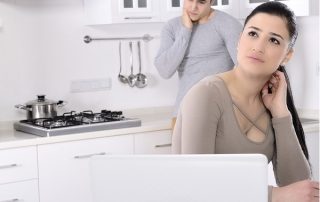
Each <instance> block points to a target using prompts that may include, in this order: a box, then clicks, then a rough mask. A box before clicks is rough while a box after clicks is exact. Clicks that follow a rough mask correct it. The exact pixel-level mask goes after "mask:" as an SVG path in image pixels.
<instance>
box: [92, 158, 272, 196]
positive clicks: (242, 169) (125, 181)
mask: <svg viewBox="0 0 320 202" xmlns="http://www.w3.org/2000/svg"><path fill="white" fill-rule="evenodd" d="M90 167H91V177H92V186H91V187H92V193H93V201H94V202H215V201H216V202H267V195H268V193H267V192H268V177H267V172H268V171H267V159H266V157H265V156H263V155H260V154H228V155H222V154H216V155H114V156H106V157H94V158H92V159H91V164H90Z"/></svg>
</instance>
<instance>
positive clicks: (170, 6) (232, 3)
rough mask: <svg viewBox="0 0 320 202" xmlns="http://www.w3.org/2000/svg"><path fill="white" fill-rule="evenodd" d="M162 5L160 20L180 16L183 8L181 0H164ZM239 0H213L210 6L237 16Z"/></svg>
mask: <svg viewBox="0 0 320 202" xmlns="http://www.w3.org/2000/svg"><path fill="white" fill-rule="evenodd" d="M164 2H165V4H163V5H162V11H163V12H162V15H161V16H162V20H163V21H167V20H169V19H171V18H174V17H177V16H181V15H182V10H183V0H165V1H164ZM238 3H239V0H215V1H214V4H213V6H212V8H214V9H218V10H221V11H224V12H226V13H229V14H230V15H232V16H234V17H235V18H238V17H239V6H238Z"/></svg>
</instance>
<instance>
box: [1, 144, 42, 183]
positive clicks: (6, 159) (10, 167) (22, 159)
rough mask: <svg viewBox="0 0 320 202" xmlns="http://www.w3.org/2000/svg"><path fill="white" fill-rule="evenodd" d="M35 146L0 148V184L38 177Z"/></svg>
mask: <svg viewBox="0 0 320 202" xmlns="http://www.w3.org/2000/svg"><path fill="white" fill-rule="evenodd" d="M37 171H38V169H37V150H36V147H23V148H17V149H7V150H0V184H3V183H9V182H16V181H22V180H29V179H36V178H38V172H37Z"/></svg>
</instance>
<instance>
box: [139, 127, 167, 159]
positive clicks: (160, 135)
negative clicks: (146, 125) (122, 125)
mask: <svg viewBox="0 0 320 202" xmlns="http://www.w3.org/2000/svg"><path fill="white" fill-rule="evenodd" d="M171 133H172V131H171V130H161V131H153V132H146V133H139V134H134V153H135V154H170V153H171Z"/></svg>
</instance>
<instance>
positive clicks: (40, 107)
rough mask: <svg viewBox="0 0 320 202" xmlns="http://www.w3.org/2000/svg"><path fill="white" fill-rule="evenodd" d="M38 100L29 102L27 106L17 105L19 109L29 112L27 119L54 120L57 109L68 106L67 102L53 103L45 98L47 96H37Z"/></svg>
mask: <svg viewBox="0 0 320 202" xmlns="http://www.w3.org/2000/svg"><path fill="white" fill-rule="evenodd" d="M37 98H38V99H36V100H32V101H29V102H27V103H26V104H25V105H21V104H18V105H15V107H16V108H18V109H24V110H26V111H27V119H28V120H30V119H39V118H53V117H55V116H57V108H58V107H62V106H64V105H65V104H66V102H65V101H62V100H59V101H52V100H48V99H46V98H45V95H37Z"/></svg>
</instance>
